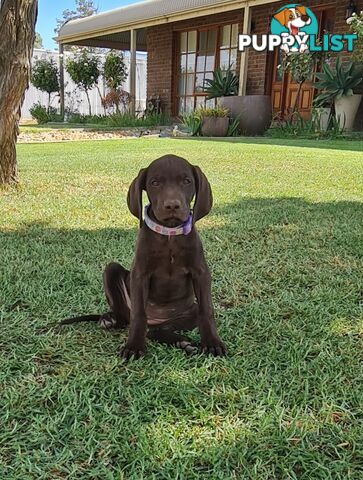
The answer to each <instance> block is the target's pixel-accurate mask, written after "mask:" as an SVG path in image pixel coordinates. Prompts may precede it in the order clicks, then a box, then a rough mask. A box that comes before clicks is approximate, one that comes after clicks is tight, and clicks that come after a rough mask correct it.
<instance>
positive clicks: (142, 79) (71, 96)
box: [21, 49, 147, 119]
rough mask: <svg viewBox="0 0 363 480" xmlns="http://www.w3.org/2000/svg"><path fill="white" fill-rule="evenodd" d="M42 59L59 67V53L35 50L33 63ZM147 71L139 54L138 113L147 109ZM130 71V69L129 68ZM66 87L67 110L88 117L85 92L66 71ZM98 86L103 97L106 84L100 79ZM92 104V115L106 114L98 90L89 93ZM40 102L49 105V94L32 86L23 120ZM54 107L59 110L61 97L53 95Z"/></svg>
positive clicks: (23, 108) (137, 73)
mask: <svg viewBox="0 0 363 480" xmlns="http://www.w3.org/2000/svg"><path fill="white" fill-rule="evenodd" d="M70 55H72V54H70V53H68V52H65V58H64V61H65V62H66V61H67V57H69V56H70ZM40 58H47V59H50V58H53V59H54V61H55V62H56V63H57V65H59V54H58V52H51V51H47V50H39V49H35V50H34V54H33V62H34V61H35V60H37V59H40ZM104 58H105V57H104V56H102V55H101V56H100V60H101V62H103V61H104ZM125 63H126V65H127V67H128V66H129V57H128V56H127V55H125ZM146 69H147V59H146V55H145V54H138V56H137V63H136V109H137V111H143V110H144V109H145V107H146ZM128 70H129V68H128ZM64 85H65V108H66V109H67V108H69V107H71V108H72V110H76V111H78V112H79V113H81V114H87V115H88V101H87V97H86V95H85V93H84V92H82V91H81V90H79V89H78V88H77V87H76V85H75V84H74V83H73V82H72V80H71V79H70V77H69V75H68V73H67V71H66V70H65V71H64ZM98 86H99V88H100V90H101V93H102V95H104V93H105V89H106V87H105V84H104V80H103V78H100V80H99V82H98ZM123 88H124V90H126V91H128V92H129V91H130V90H129V79H128V78H127V80H126V82H125V85H124V86H123ZM89 96H90V100H91V104H92V114H94V115H102V114H103V113H104V110H103V107H102V105H101V99H100V96H99V93H98V91H97V89H96V88H94V89H93V90H91V91H90V93H89ZM37 102H40V103H42V104H43V105H45V106H46V105H48V94H46V93H43V92H41V91H40V90H38V89H36V88H35V87H34V86H33V85H32V84H30V87H29V89H28V90H27V92H26V94H25V100H24V104H23V107H22V110H21V113H22V119H30V118H31V115H30V113H29V109H30V107H31V106H32V105H34V103H37ZM52 106H53V107H56V108H59V96H57V95H52Z"/></svg>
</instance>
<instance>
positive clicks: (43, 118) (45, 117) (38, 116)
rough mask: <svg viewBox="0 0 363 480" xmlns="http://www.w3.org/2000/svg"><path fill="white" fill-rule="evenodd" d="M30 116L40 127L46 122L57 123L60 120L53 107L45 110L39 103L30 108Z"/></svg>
mask: <svg viewBox="0 0 363 480" xmlns="http://www.w3.org/2000/svg"><path fill="white" fill-rule="evenodd" d="M30 114H31V116H32V118H34V119H35V120H36V121H37V123H38V124H39V125H42V124H44V123H48V122H58V121H61V120H62V118H61V116H60V115H59V114H58V112H57V109H56V108H54V107H48V108H46V107H44V106H43V105H41V104H40V103H39V102H38V103H35V104H34V105H33V106H32V107H31V108H30Z"/></svg>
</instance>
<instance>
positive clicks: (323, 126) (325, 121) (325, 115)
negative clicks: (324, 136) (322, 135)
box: [319, 107, 331, 132]
mask: <svg viewBox="0 0 363 480" xmlns="http://www.w3.org/2000/svg"><path fill="white" fill-rule="evenodd" d="M330 114H331V108H330V107H324V108H321V109H320V112H319V126H320V131H321V132H326V131H327V130H328V126H329V120H330Z"/></svg>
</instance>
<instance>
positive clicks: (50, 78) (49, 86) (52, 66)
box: [31, 59, 59, 114]
mask: <svg viewBox="0 0 363 480" xmlns="http://www.w3.org/2000/svg"><path fill="white" fill-rule="evenodd" d="M58 78H59V72H58V67H57V65H56V63H55V62H54V60H53V59H51V60H46V59H41V60H37V61H36V62H35V64H34V66H33V73H32V77H31V82H32V84H33V85H34V87H36V88H38V89H39V90H41V91H42V92H46V93H47V94H48V107H47V112H48V114H49V108H50V103H51V96H52V93H58V92H59V79H58Z"/></svg>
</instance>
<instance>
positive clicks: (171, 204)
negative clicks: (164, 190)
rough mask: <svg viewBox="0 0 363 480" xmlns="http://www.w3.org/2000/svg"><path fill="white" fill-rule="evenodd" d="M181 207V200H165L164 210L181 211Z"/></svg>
mask: <svg viewBox="0 0 363 480" xmlns="http://www.w3.org/2000/svg"><path fill="white" fill-rule="evenodd" d="M180 207H181V201H180V200H165V201H164V208H166V210H179V208H180Z"/></svg>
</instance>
